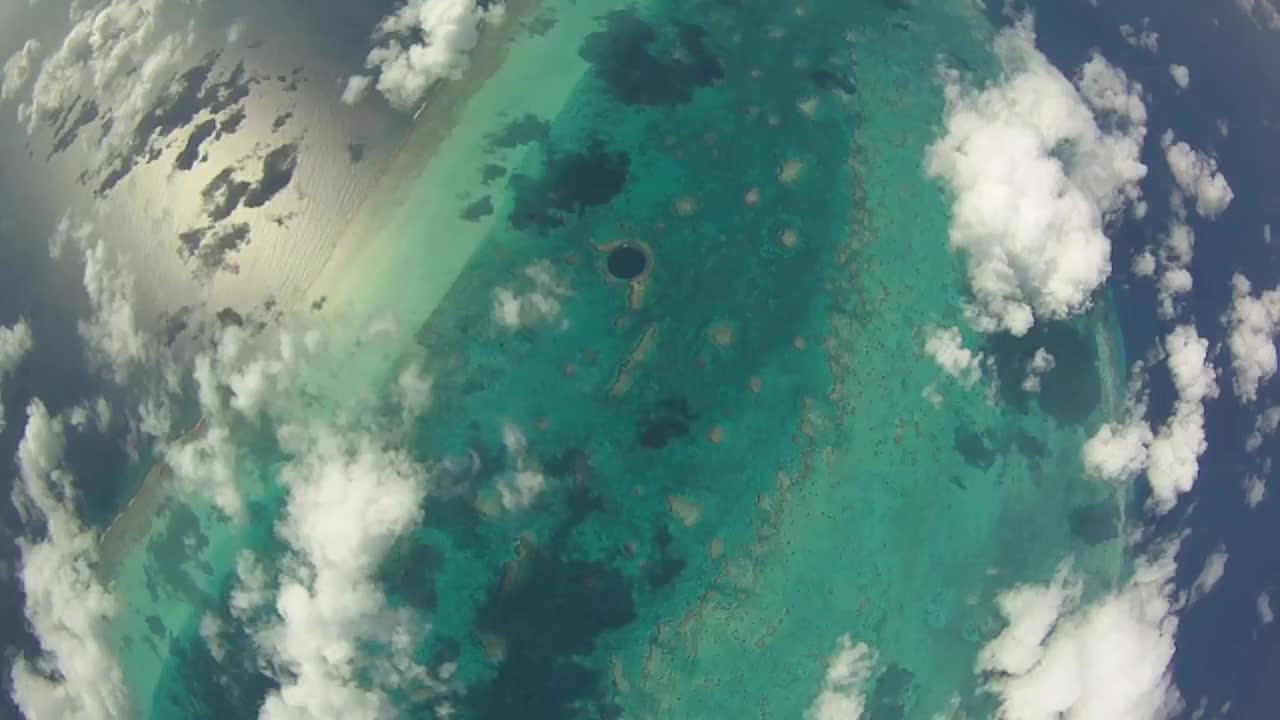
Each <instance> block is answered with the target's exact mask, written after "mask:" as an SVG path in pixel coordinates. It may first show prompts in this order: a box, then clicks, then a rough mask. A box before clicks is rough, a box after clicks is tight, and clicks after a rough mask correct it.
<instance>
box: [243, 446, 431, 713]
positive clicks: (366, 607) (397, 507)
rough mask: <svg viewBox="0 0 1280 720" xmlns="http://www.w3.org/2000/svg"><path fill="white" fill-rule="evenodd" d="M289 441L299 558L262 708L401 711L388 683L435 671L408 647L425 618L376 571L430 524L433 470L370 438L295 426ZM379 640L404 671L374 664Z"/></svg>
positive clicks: (271, 653)
mask: <svg viewBox="0 0 1280 720" xmlns="http://www.w3.org/2000/svg"><path fill="white" fill-rule="evenodd" d="M281 440H282V443H283V444H284V446H285V448H286V450H287V451H289V452H291V453H293V454H294V460H292V461H291V462H290V463H289V464H288V465H286V466H285V467H284V469H283V470H282V471H281V474H280V479H281V481H282V482H283V484H284V485H285V486H286V487H287V488H288V502H287V505H286V508H285V512H284V516H283V518H282V520H281V521H280V522H279V525H278V528H277V529H278V533H279V534H280V536H281V537H282V538H283V539H284V540H285V541H286V542H287V543H288V545H289V546H290V548H292V550H293V553H294V554H295V555H296V560H297V562H296V563H294V565H295V567H294V569H293V570H286V573H285V575H284V576H282V578H281V580H280V583H279V590H278V593H277V594H276V598H275V610H276V614H277V615H278V619H277V620H276V621H275V622H274V623H273V624H272V625H270V626H269V627H268V628H267V629H266V630H264V631H263V632H261V633H260V635H259V643H260V645H261V646H262V648H263V650H264V652H265V654H266V656H267V660H268V662H269V665H270V667H271V668H272V669H273V674H274V675H275V677H276V678H277V680H278V681H279V682H280V683H281V686H280V688H279V689H278V690H273V691H272V692H271V693H270V694H269V695H268V696H267V699H266V701H265V702H264V704H263V706H262V708H261V711H260V713H259V717H260V718H262V720H283V719H284V718H288V719H290V720H299V719H303V718H312V719H314V720H329V719H331V718H339V717H342V718H348V717H349V718H357V717H358V718H371V719H373V718H391V717H394V716H395V712H394V710H393V707H392V703H391V700H390V698H389V697H388V695H387V693H386V688H388V687H392V686H401V685H403V684H404V683H405V682H409V681H412V682H416V683H421V684H423V685H425V686H427V689H430V687H431V686H432V685H433V684H434V683H435V680H433V679H432V678H431V677H430V676H429V675H427V674H426V671H425V670H423V669H422V668H419V667H417V666H416V665H414V664H413V663H412V662H411V659H410V658H409V657H408V656H407V655H406V653H407V652H408V651H409V650H411V643H409V642H408V638H411V637H412V636H413V635H414V634H415V633H417V632H420V631H419V630H418V629H417V623H416V622H415V621H414V619H413V618H410V617H407V616H405V615H404V614H402V613H399V612H397V611H395V610H394V609H393V608H392V607H391V606H390V605H389V604H388V602H387V599H386V597H385V596H384V595H383V593H382V591H381V590H380V589H379V587H378V585H377V582H376V580H375V579H374V577H373V575H374V573H375V571H376V570H377V568H378V565H379V563H380V562H381V561H382V559H383V558H384V557H385V556H386V554H387V552H388V551H389V550H390V549H391V547H392V545H393V544H394V543H395V542H396V541H397V540H398V539H399V538H401V537H402V536H404V535H405V534H406V533H408V532H410V531H412V530H413V529H414V528H415V527H416V526H417V525H418V524H419V522H420V521H421V519H422V501H423V498H424V497H425V494H426V491H427V482H428V477H427V471H426V469H425V468H423V467H421V466H419V465H418V464H416V463H415V462H413V461H412V460H411V459H410V458H409V457H408V455H407V454H405V453H404V452H402V451H398V450H391V449H388V448H387V447H385V446H384V445H383V444H382V443H380V442H379V441H378V440H376V439H375V438H374V437H372V436H369V435H361V436H352V435H350V434H346V435H339V434H338V433H337V432H333V431H330V430H323V429H321V430H304V429H302V428H298V427H288V428H284V429H282V430H281ZM250 574H252V571H251V572H250ZM241 604H242V605H248V606H251V605H252V603H251V602H242V603H241ZM376 646H382V647H384V648H390V649H393V650H395V649H397V648H398V649H399V650H400V651H401V652H400V653H399V655H400V657H399V659H398V661H397V664H398V673H384V672H381V671H373V670H372V669H371V668H370V667H368V666H367V665H365V663H364V656H365V655H367V653H368V648H370V647H376ZM406 675H408V676H410V677H408V678H406V677H405V676H406Z"/></svg>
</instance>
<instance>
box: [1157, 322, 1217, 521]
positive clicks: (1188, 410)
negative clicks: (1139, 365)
mask: <svg viewBox="0 0 1280 720" xmlns="http://www.w3.org/2000/svg"><path fill="white" fill-rule="evenodd" d="M1164 349H1165V353H1166V354H1167V356H1168V357H1167V360H1166V362H1167V363H1168V366H1169V372H1170V374H1171V375H1172V376H1173V385H1174V388H1175V389H1176V390H1177V393H1178V399H1177V402H1175V403H1174V408H1173V414H1172V415H1171V416H1170V417H1169V419H1168V421H1167V422H1166V423H1165V425H1164V426H1163V427H1161V428H1160V431H1159V432H1158V433H1157V434H1156V437H1155V438H1154V439H1153V440H1152V441H1151V448H1150V463H1149V465H1148V467H1147V481H1148V482H1149V483H1150V485H1151V501H1150V505H1151V507H1152V509H1154V510H1155V511H1156V512H1159V513H1162V514H1163V513H1165V512H1168V511H1169V510H1171V509H1172V508H1173V506H1174V504H1175V503H1176V502H1177V500H1178V496H1179V495H1181V494H1182V493H1185V492H1187V491H1189V490H1190V489H1191V487H1192V485H1194V484H1195V481H1196V477H1197V476H1198V475H1199V473H1200V455H1202V454H1203V453H1204V451H1205V448H1206V442H1205V432H1204V403H1205V401H1207V400H1210V399H1212V398H1215V397H1217V396H1218V384H1217V379H1216V378H1217V373H1216V371H1215V370H1214V368H1213V364H1212V363H1211V362H1210V361H1209V342H1208V341H1207V340H1205V339H1203V338H1201V337H1200V336H1199V335H1198V334H1197V333H1196V329H1195V327H1194V326H1191V325H1180V326H1178V327H1176V328H1174V329H1173V331H1172V332H1170V333H1169V335H1168V336H1166V337H1165V342H1164Z"/></svg>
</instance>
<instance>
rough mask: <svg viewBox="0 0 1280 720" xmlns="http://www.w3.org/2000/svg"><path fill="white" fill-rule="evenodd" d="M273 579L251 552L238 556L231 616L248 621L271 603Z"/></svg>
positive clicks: (244, 552)
mask: <svg viewBox="0 0 1280 720" xmlns="http://www.w3.org/2000/svg"><path fill="white" fill-rule="evenodd" d="M272 589H273V588H272V584H271V578H270V577H269V576H268V575H267V571H266V568H264V567H263V566H262V563H261V562H259V561H258V558H257V556H256V555H254V554H253V551H251V550H241V551H240V554H239V555H236V582H235V585H233V586H232V588H231V599H230V606H231V616H232V617H234V618H236V619H237V620H241V621H246V620H248V619H249V618H251V617H252V616H253V615H254V613H256V612H258V611H259V610H261V609H262V608H264V607H266V606H267V604H268V603H269V602H271V593H272Z"/></svg>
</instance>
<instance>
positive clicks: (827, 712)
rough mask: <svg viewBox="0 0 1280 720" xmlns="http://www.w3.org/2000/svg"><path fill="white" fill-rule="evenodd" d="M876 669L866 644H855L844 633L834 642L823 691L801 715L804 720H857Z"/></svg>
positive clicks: (873, 653) (872, 653) (863, 706)
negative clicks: (833, 650)
mask: <svg viewBox="0 0 1280 720" xmlns="http://www.w3.org/2000/svg"><path fill="white" fill-rule="evenodd" d="M875 666H876V653H875V651H874V650H872V649H871V648H870V647H868V646H867V645H866V644H865V643H858V644H856V645H855V644H854V642H853V640H852V639H850V638H849V635H848V634H847V633H846V634H844V635H841V636H840V638H839V639H838V640H837V641H836V650H835V652H834V653H833V654H832V655H831V657H830V658H829V659H828V660H827V672H826V675H825V676H824V677H823V678H822V690H820V691H819V692H818V696H817V697H816V698H814V700H813V704H811V705H810V706H809V708H808V709H807V710H805V713H804V720H859V718H861V717H862V714H863V712H865V711H866V703H867V701H866V686H867V681H868V680H870V679H871V674H872V672H873V671H874V670H875Z"/></svg>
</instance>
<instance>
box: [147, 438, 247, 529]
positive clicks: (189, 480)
mask: <svg viewBox="0 0 1280 720" xmlns="http://www.w3.org/2000/svg"><path fill="white" fill-rule="evenodd" d="M163 452H164V459H165V462H166V463H168V465H169V467H170V468H171V469H172V470H173V474H174V477H175V478H176V479H177V481H178V482H179V483H181V485H182V486H183V487H184V488H185V489H187V490H188V491H189V492H195V493H200V494H203V495H205V496H206V497H207V498H208V499H209V501H210V502H212V503H213V506H214V507H216V508H217V509H218V510H220V511H221V512H222V513H223V514H224V515H226V516H227V517H228V518H230V519H232V520H234V521H239V520H241V519H242V518H243V517H244V500H243V499H242V498H241V496H240V488H239V485H238V483H237V482H236V476H237V468H236V445H235V443H234V442H233V441H232V439H231V432H230V431H229V430H228V429H227V428H226V427H225V426H222V425H210V424H207V423H206V424H203V425H202V426H201V427H198V428H197V429H196V430H195V431H194V432H192V433H189V434H188V435H187V436H186V437H184V438H183V439H182V440H181V441H180V442H178V443H176V444H174V445H172V446H169V447H167V448H165V449H164V451H163Z"/></svg>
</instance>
